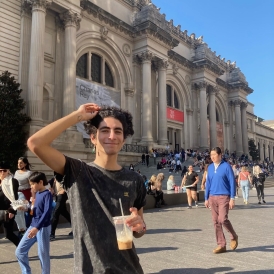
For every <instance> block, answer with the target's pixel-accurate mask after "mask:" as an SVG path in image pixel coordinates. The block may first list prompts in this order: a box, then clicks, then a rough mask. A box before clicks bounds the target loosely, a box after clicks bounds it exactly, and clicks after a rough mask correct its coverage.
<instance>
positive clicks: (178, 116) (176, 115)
mask: <svg viewBox="0 0 274 274" xmlns="http://www.w3.org/2000/svg"><path fill="white" fill-rule="evenodd" d="M166 117H167V119H169V120H173V121H178V122H182V123H183V122H184V113H183V112H182V111H180V110H177V109H173V108H166Z"/></svg>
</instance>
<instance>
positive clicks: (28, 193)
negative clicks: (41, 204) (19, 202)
mask: <svg viewBox="0 0 274 274" xmlns="http://www.w3.org/2000/svg"><path fill="white" fill-rule="evenodd" d="M19 191H20V192H22V193H23V194H24V195H25V197H26V200H28V201H29V200H30V197H31V190H30V188H28V189H24V190H19Z"/></svg>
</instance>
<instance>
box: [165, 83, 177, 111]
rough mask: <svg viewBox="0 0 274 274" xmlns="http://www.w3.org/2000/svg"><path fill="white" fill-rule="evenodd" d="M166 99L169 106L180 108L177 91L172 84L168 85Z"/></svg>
mask: <svg viewBox="0 0 274 274" xmlns="http://www.w3.org/2000/svg"><path fill="white" fill-rule="evenodd" d="M166 101H167V106H169V107H173V108H178V109H179V108H180V104H179V99H178V95H177V92H176V90H175V89H174V88H173V87H172V86H171V85H166Z"/></svg>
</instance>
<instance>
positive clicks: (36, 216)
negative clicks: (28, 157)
mask: <svg viewBox="0 0 274 274" xmlns="http://www.w3.org/2000/svg"><path fill="white" fill-rule="evenodd" d="M29 181H30V186H31V189H32V190H33V191H34V192H35V193H36V196H35V203H34V208H33V218H32V222H31V225H30V227H29V228H28V230H27V231H26V233H25V234H24V236H23V238H22V240H21V241H20V243H19V245H18V247H17V249H16V252H15V255H16V257H17V259H18V262H19V265H20V267H21V270H22V273H26V274H27V273H31V269H30V266H29V258H28V252H29V250H30V248H31V247H32V246H33V245H34V244H35V243H36V242H37V244H38V256H39V259H40V262H41V267H42V274H49V273H50V256H49V236H50V231H51V224H50V217H51V209H52V195H51V193H50V191H48V190H47V189H46V187H45V186H46V185H47V184H48V182H47V178H46V176H45V174H44V173H42V172H33V173H32V174H31V175H30V177H29Z"/></svg>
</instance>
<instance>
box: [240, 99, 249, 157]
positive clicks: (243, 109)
mask: <svg viewBox="0 0 274 274" xmlns="http://www.w3.org/2000/svg"><path fill="white" fill-rule="evenodd" d="M246 108H247V103H245V102H242V104H241V117H242V134H243V135H242V142H243V150H244V154H249V151H248V137H247V121H246Z"/></svg>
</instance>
